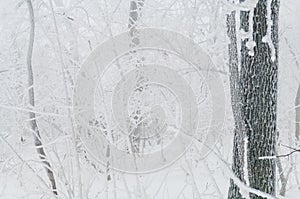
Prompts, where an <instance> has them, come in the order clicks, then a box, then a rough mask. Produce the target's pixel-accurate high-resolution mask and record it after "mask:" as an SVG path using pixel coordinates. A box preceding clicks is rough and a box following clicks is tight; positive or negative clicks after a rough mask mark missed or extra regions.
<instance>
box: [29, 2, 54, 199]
mask: <svg viewBox="0 0 300 199" xmlns="http://www.w3.org/2000/svg"><path fill="white" fill-rule="evenodd" d="M27 5H28V10H29V15H30V38H29V46H28V52H27V72H28V98H29V104H30V106H31V107H32V108H34V105H35V98H34V84H33V82H34V78H33V69H32V63H31V62H32V61H31V60H32V52H33V43H34V33H35V32H34V30H35V23H34V12H33V7H32V2H31V0H27ZM29 119H30V128H31V130H32V132H33V136H34V144H35V148H36V150H37V153H38V154H39V158H40V159H41V160H42V163H43V164H44V165H45V166H44V167H45V169H46V172H47V175H48V178H49V180H50V183H51V187H52V191H53V193H54V194H55V195H57V190H56V183H55V178H54V174H53V171H52V167H51V165H50V163H49V162H48V160H47V156H46V153H45V150H44V147H43V144H42V140H41V135H40V131H39V128H38V125H37V121H36V115H35V113H34V112H32V111H30V112H29Z"/></svg>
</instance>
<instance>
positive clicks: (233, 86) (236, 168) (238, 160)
mask: <svg viewBox="0 0 300 199" xmlns="http://www.w3.org/2000/svg"><path fill="white" fill-rule="evenodd" d="M235 15H236V12H235V11H233V12H231V13H230V15H228V16H227V28H228V29H227V34H228V37H229V39H230V43H229V45H228V51H229V73H230V76H229V77H230V92H231V103H232V111H233V116H234V141H233V158H234V161H233V164H232V170H233V173H234V174H235V175H236V176H237V177H238V178H239V179H240V180H241V181H242V182H245V181H244V172H243V168H244V161H243V160H244V147H243V146H244V135H243V130H242V125H241V124H242V121H243V120H242V118H241V103H240V101H241V93H240V85H239V83H240V82H239V67H238V66H239V63H238V51H237V48H238V47H237V37H236V21H235ZM228 198H231V199H233V198H242V195H241V194H240V189H239V187H238V186H237V185H236V184H235V183H234V182H233V180H232V179H231V180H230V188H229V192H228Z"/></svg>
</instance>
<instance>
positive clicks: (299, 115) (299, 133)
mask: <svg viewBox="0 0 300 199" xmlns="http://www.w3.org/2000/svg"><path fill="white" fill-rule="evenodd" d="M295 111H296V121H295V122H296V129H295V130H296V131H295V132H296V141H297V145H299V144H300V84H299V86H298V91H297V96H296V99H295Z"/></svg>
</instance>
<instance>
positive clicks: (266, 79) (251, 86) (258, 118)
mask: <svg viewBox="0 0 300 199" xmlns="http://www.w3.org/2000/svg"><path fill="white" fill-rule="evenodd" d="M269 3H270V1H267V0H259V1H258V3H257V5H256V7H255V8H254V10H253V11H241V14H240V22H241V24H240V29H242V30H243V31H244V32H246V33H250V38H246V39H242V40H241V49H240V52H241V60H240V64H241V65H240V66H241V67H240V71H239V75H240V76H239V79H238V83H237V84H238V85H239V88H238V89H239V92H240V98H238V100H239V101H240V103H241V117H240V118H241V121H238V123H241V124H239V125H240V127H242V129H241V128H236V130H237V131H238V132H236V133H235V134H238V135H239V136H235V137H234V139H235V140H234V143H236V144H235V146H234V148H235V149H234V151H238V149H236V148H242V147H243V146H240V145H243V143H242V142H241V141H240V140H239V137H240V136H242V137H243V136H246V137H245V139H246V140H247V151H246V152H247V154H246V155H247V159H246V158H243V157H241V156H239V155H237V154H236V153H234V154H233V155H234V157H233V169H234V168H235V167H240V168H241V167H242V168H243V166H244V165H247V170H245V171H243V169H240V170H238V174H237V176H238V177H240V176H243V175H244V174H247V175H245V176H244V177H245V178H247V179H245V181H249V186H250V187H252V188H255V189H257V190H260V191H263V192H266V193H268V194H271V195H275V194H276V192H275V179H276V173H275V171H276V164H275V160H274V159H259V157H262V156H274V155H275V144H276V140H275V136H276V119H277V82H278V77H277V74H278V11H279V0H272V1H271V5H270V6H268V4H269ZM250 12H253V24H250V23H249V19H250V17H252V15H250ZM269 12H271V14H269ZM268 15H269V16H271V18H268ZM251 20H252V18H251ZM251 30H253V32H252V31H251ZM268 36H270V38H269V37H268ZM252 40H253V41H254V42H255V46H254V47H253V49H251V47H249V45H248V44H249V43H248V42H251V41H252ZM238 42H239V41H238ZM231 81H232V80H231ZM232 100H233V99H232ZM233 109H234V104H233ZM234 114H236V113H234ZM237 145H238V146H237ZM243 161H244V162H243ZM245 161H246V162H245ZM235 165H237V166H235ZM234 172H236V171H234ZM241 179H242V178H241ZM232 184H233V182H232V183H231V186H230V189H229V194H228V198H240V193H239V192H237V191H236V190H234V189H235V186H233V185H232ZM250 198H252V199H258V198H262V197H260V196H257V195H255V194H250Z"/></svg>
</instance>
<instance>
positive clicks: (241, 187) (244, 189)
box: [194, 138, 285, 199]
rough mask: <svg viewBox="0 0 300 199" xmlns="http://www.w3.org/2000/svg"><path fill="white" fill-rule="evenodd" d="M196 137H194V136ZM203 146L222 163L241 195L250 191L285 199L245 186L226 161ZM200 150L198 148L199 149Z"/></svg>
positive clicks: (259, 194)
mask: <svg viewBox="0 0 300 199" xmlns="http://www.w3.org/2000/svg"><path fill="white" fill-rule="evenodd" d="M194 139H196V138H194ZM196 141H198V142H200V143H201V144H205V143H203V142H201V140H198V139H196ZM205 146H206V147H207V148H209V149H210V150H211V152H212V153H213V154H215V156H216V157H217V158H218V159H219V160H220V161H221V163H222V165H223V167H222V168H223V169H225V172H226V174H227V175H229V177H230V178H231V179H232V180H233V181H234V183H235V184H236V185H237V186H238V187H239V188H240V189H241V194H242V195H243V197H247V195H249V194H250V193H252V194H256V195H257V196H260V197H263V198H267V199H285V197H282V196H272V195H270V194H268V193H265V192H263V191H260V190H257V189H254V188H252V187H249V186H247V185H246V184H245V183H244V182H242V181H241V180H240V179H239V178H238V177H237V176H236V175H235V174H234V173H233V171H232V170H231V169H230V166H229V163H228V162H226V161H225V160H224V159H223V158H222V157H221V156H220V155H219V154H218V153H217V152H216V151H215V150H214V149H213V148H212V147H211V146H209V145H206V144H205ZM199 150H200V149H199Z"/></svg>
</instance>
